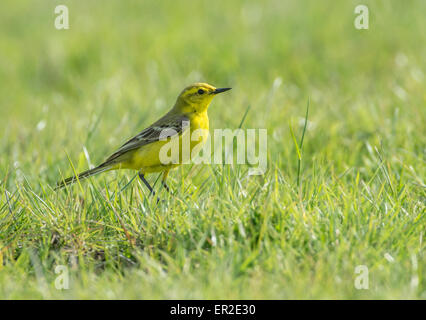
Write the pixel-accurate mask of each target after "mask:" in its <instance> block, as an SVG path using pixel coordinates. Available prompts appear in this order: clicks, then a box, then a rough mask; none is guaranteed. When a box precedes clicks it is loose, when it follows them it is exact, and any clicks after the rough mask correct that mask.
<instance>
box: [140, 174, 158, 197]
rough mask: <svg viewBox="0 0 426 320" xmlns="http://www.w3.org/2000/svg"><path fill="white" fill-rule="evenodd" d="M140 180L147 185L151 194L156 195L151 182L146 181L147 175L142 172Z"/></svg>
mask: <svg viewBox="0 0 426 320" xmlns="http://www.w3.org/2000/svg"><path fill="white" fill-rule="evenodd" d="M139 178H140V179H141V180H142V182H143V183H144V184H145V185H146V187H147V188H148V189H149V192H150V193H151V194H153V195H155V191H154V189H152V187H151V186H150V184H149V182H148V181H146V179H145V175H144V174H143V173H142V172H139Z"/></svg>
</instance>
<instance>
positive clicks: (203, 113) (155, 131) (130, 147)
mask: <svg viewBox="0 0 426 320" xmlns="http://www.w3.org/2000/svg"><path fill="white" fill-rule="evenodd" d="M230 89H231V88H215V87H213V86H211V85H209V84H207V83H195V84H193V85H190V86H188V87H186V88H185V89H184V90H183V91H182V92H181V94H180V95H179V96H178V98H177V100H176V103H175V105H174V107H173V108H172V109H171V110H170V111H169V112H168V113H167V114H166V115H164V116H163V117H162V118H161V119H159V120H158V121H156V122H154V123H153V124H152V125H150V126H149V127H148V128H146V129H144V130H142V131H141V132H140V133H139V134H138V135H137V136H135V137H133V138H132V139H130V140H129V141H127V142H126V143H125V144H123V145H122V146H121V147H120V148H119V149H118V150H117V151H116V152H114V153H113V154H112V155H111V156H110V157H109V158H108V159H107V160H106V161H105V162H103V163H102V164H100V165H99V166H97V167H96V168H93V169H90V170H87V171H84V172H82V173H80V174H78V175H77V176H73V177H70V178H67V179H65V180H63V181H60V182H58V185H57V187H56V189H59V188H62V187H64V186H66V185H68V184H71V183H74V182H76V181H77V180H82V179H85V178H88V177H90V176H92V175H94V174H97V173H101V172H105V171H109V170H116V169H134V170H138V171H139V177H140V179H141V180H142V182H143V183H144V184H145V185H146V186H147V188H148V189H149V191H150V192H151V193H153V189H152V187H151V186H150V184H149V183H148V181H147V180H146V179H145V174H146V173H152V172H163V178H162V184H163V186H164V187H165V188H166V190H167V191H169V187H168V186H167V184H166V178H167V175H168V173H169V171H170V170H171V169H173V168H174V167H176V166H178V165H179V164H181V163H182V162H183V161H185V160H184V159H182V156H181V155H180V159H179V160H178V161H173V162H171V163H166V164H164V163H163V162H162V161H160V150H161V148H162V147H163V146H164V145H165V143H167V141H166V139H164V136H163V138H162V137H161V136H162V135H163V134H164V132H165V130H166V131H167V132H171V133H173V134H168V135H167V136H168V137H172V138H176V137H179V141H180V143H181V141H182V136H183V135H184V134H186V133H187V132H194V131H195V130H198V129H202V130H204V132H208V129H209V118H208V115H207V109H208V107H209V105H210V103H211V101H212V99H213V97H214V96H215V95H216V94H218V93H221V92H225V91H228V90H230ZM185 124H187V125H185ZM188 124H189V125H188ZM188 129H189V131H188ZM200 139H201V141H198V142H194V141H191V142H190V149H191V150H190V152H192V149H193V148H194V147H195V146H200V145H202V144H204V143H205V141H206V139H207V134H205V135H201V137H200ZM175 160H176V159H175Z"/></svg>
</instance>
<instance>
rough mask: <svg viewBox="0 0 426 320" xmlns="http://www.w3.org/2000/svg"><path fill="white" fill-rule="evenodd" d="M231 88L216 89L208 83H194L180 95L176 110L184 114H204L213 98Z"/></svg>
mask: <svg viewBox="0 0 426 320" xmlns="http://www.w3.org/2000/svg"><path fill="white" fill-rule="evenodd" d="M228 90H231V88H215V87H213V86H211V85H209V84H207V83H194V84H192V85H190V86H188V87H186V88H185V89H183V91H182V92H181V93H180V95H179V97H178V98H177V100H176V104H175V108H178V109H179V111H182V112H185V113H187V112H204V111H206V110H207V108H208V107H209V105H210V102H211V101H212V100H213V98H214V97H215V96H216V95H217V94H218V93H221V92H225V91H228Z"/></svg>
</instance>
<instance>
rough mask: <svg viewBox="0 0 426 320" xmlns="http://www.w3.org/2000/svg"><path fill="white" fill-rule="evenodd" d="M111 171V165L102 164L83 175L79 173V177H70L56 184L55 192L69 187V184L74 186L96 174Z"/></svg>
mask: <svg viewBox="0 0 426 320" xmlns="http://www.w3.org/2000/svg"><path fill="white" fill-rule="evenodd" d="M109 169H111V165H108V164H101V165H100V166H98V167H96V168H93V169H90V170H86V171H84V172H82V173H79V174H78V175H77V176H72V177H69V178H67V179H65V180H62V181H58V183H57V184H56V187H55V190H58V189H61V188H63V187H65V186H67V185H69V184H73V183H74V182H76V181H77V180H83V179H86V178H88V177H91V176H93V175H95V174H98V173H101V172H104V171H107V170H109Z"/></svg>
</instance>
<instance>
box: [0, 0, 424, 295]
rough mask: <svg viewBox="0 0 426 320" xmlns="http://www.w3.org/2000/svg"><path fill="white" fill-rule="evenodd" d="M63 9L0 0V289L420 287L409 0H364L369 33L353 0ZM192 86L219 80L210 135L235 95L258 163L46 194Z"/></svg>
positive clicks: (227, 291) (416, 8) (418, 89)
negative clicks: (64, 281)
mask: <svg viewBox="0 0 426 320" xmlns="http://www.w3.org/2000/svg"><path fill="white" fill-rule="evenodd" d="M62 3H63V1H62V2H61V1H45V0H43V1H42V0H38V1H12V0H7V1H3V2H2V5H1V7H2V9H1V10H0V96H1V99H0V110H1V117H0V127H1V131H0V132H1V135H0V154H1V157H0V248H1V249H0V250H1V251H0V298H6V299H15V298H23V299H33V298H55V299H68V298H83V299H84V298H102V299H103V298H107V299H108V298H154V299H161V298H224V299H226V298H253V299H258V298H274V299H282V298H284V299H286V298H295V299H301V298H316V299H324V298H331V299H335V298H345V299H346V298H353V299H370V298H379V299H387V298H401V299H405V298H417V299H425V298H426V289H425V284H426V277H425V274H426V273H425V264H424V263H425V254H424V248H425V241H424V239H423V238H424V237H425V230H426V221H425V199H426V189H425V177H426V169H425V146H426V130H425V123H426V108H425V105H426V91H425V85H426V77H425V76H426V75H425V72H426V61H425V56H426V46H425V45H424V44H425V43H426V33H425V32H424V31H423V30H426V20H425V19H424V12H425V11H426V2H425V1H421V0H418V1H414V0H413V1H408V2H407V1H406V2H401V1H396V0H395V1H364V2H363V3H364V4H367V5H368V6H369V9H370V29H369V30H356V29H355V28H354V25H353V21H354V18H355V14H354V8H355V6H356V5H358V4H359V2H358V1H283V0H275V1H266V2H262V3H261V2H258V1H244V3H243V2H241V3H238V2H237V1H232V2H231V1H224V0H223V1H209V2H204V1H179V2H174V3H172V2H170V1H167V2H166V1H152V2H148V1H125V2H124V1H89V2H87V1H86V2H83V1H75V0H74V1H66V4H67V5H68V7H69V12H70V29H69V30H63V31H58V30H56V29H55V28H54V18H55V15H54V7H55V6H56V5H58V4H62ZM194 81H206V82H209V83H212V84H214V85H216V86H232V87H233V90H232V91H230V92H229V93H228V94H226V95H223V96H220V97H218V98H216V99H215V101H214V102H213V104H212V106H211V108H210V112H209V115H210V119H211V128H231V129H233V128H238V126H239V125H240V123H241V121H242V119H243V117H244V114H245V112H246V110H247V107H248V106H250V109H249V111H248V113H247V116H246V117H245V119H244V123H243V125H242V127H243V128H266V129H267V130H268V171H267V172H266V174H265V175H263V176H251V177H249V176H247V171H248V167H247V166H244V165H241V166H233V167H230V166H222V165H211V166H210V165H199V166H185V167H182V168H180V169H178V170H175V171H174V172H173V173H171V175H170V178H169V184H170V187H171V189H172V190H173V193H174V195H168V194H167V193H166V192H165V191H164V190H162V189H161V188H160V184H159V183H157V184H156V186H155V188H156V190H157V191H158V192H159V195H160V197H161V198H162V201H161V202H160V203H159V204H158V205H157V204H156V201H155V198H149V197H148V195H147V192H146V189H145V188H144V187H143V186H142V185H141V183H140V182H139V181H138V180H137V179H135V180H133V181H132V183H130V184H129V185H128V186H127V187H125V186H126V185H127V184H128V182H129V181H130V180H131V179H132V178H133V177H134V174H135V173H134V172H131V171H122V172H111V173H107V174H104V175H101V176H97V177H94V178H92V179H90V180H89V181H86V182H85V183H82V184H81V187H80V186H78V185H75V186H73V187H70V188H68V189H66V190H62V191H60V192H54V191H53V190H52V186H53V185H54V184H55V183H56V181H57V180H58V179H59V178H60V177H61V175H63V176H67V175H70V174H72V172H73V170H72V167H71V165H70V163H69V161H68V155H69V158H70V159H71V161H72V163H73V165H74V166H75V168H76V170H77V171H80V170H84V169H87V168H88V166H89V163H91V164H97V163H99V162H100V161H102V160H104V158H105V157H106V156H107V155H108V154H110V153H111V152H112V151H113V150H114V149H115V148H116V147H118V146H119V145H120V144H121V143H123V142H124V141H125V139H127V138H129V137H131V136H132V135H133V134H135V133H137V132H138V131H139V130H141V129H142V128H144V126H146V125H148V124H150V123H151V121H153V120H155V119H156V118H158V117H159V116H160V115H162V114H163V113H164V112H165V111H166V110H168V108H169V107H171V105H172V104H173V103H174V100H175V98H176V96H177V94H178V93H179V92H180V90H182V88H183V87H184V86H185V85H187V84H189V83H191V82H194ZM308 99H310V107H309V118H308V123H307V126H306V131H305V130H304V125H305V122H304V119H305V115H306V105H307V101H308ZM292 132H293V133H294V139H293V136H292ZM302 134H304V141H303V146H302V145H301V139H302ZM84 149H86V150H87V156H86V154H85V152H84ZM298 149H300V150H299V151H300V152H298ZM299 153H300V157H299ZM299 164H300V167H299ZM298 168H299V169H298ZM156 179H157V176H156V175H151V176H149V181H150V182H152V183H154V182H155V180H156ZM57 265H66V266H68V267H69V273H70V282H69V285H70V289H69V290H57V289H55V286H54V282H55V278H56V277H57V274H55V267H56V266H57ZM358 265H365V266H367V267H368V269H369V289H368V290H357V289H356V288H355V286H354V281H355V278H356V276H357V274H355V268H356V267H357V266H358Z"/></svg>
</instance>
